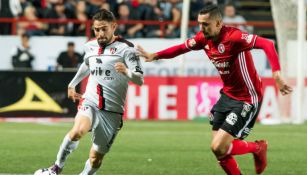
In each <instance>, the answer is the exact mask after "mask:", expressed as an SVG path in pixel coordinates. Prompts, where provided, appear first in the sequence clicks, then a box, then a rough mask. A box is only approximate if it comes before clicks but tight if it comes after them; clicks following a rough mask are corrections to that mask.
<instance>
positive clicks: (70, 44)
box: [67, 41, 75, 47]
mask: <svg viewBox="0 0 307 175" xmlns="http://www.w3.org/2000/svg"><path fill="white" fill-rule="evenodd" d="M67 46H68V47H69V46H75V43H74V42H72V41H69V42H68V43H67Z"/></svg>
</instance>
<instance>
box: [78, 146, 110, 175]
mask: <svg viewBox="0 0 307 175" xmlns="http://www.w3.org/2000/svg"><path fill="white" fill-rule="evenodd" d="M103 157H104V154H102V153H99V152H97V151H96V150H95V148H94V147H92V148H91V151H90V156H89V159H88V160H87V161H86V162H85V166H84V169H83V171H82V172H81V173H80V175H93V174H95V173H96V171H97V170H98V169H99V168H100V166H101V164H102V160H103Z"/></svg>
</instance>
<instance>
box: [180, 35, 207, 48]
mask: <svg viewBox="0 0 307 175" xmlns="http://www.w3.org/2000/svg"><path fill="white" fill-rule="evenodd" d="M184 44H185V47H186V48H188V49H190V50H200V49H203V48H204V46H205V37H204V34H203V33H202V32H198V33H197V34H196V35H195V36H194V37H192V38H189V39H187V40H186V41H185V42H184Z"/></svg>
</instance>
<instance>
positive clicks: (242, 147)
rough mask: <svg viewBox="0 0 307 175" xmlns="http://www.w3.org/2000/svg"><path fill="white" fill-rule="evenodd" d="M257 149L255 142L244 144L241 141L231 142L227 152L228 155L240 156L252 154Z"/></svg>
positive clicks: (244, 142)
mask: <svg viewBox="0 0 307 175" xmlns="http://www.w3.org/2000/svg"><path fill="white" fill-rule="evenodd" d="M257 149H258V145H257V144H256V143H255V142H246V141H243V140H237V139H235V140H233V141H232V143H231V145H230V147H229V150H228V154H230V155H241V154H246V153H254V152H256V151H257Z"/></svg>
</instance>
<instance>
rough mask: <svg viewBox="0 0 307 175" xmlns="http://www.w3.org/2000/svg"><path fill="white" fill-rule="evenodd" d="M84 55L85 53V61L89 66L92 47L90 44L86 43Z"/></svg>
mask: <svg viewBox="0 0 307 175" xmlns="http://www.w3.org/2000/svg"><path fill="white" fill-rule="evenodd" d="M83 50H84V55H83V62H84V63H85V64H86V65H87V66H88V65H89V61H88V60H89V53H90V49H89V46H88V45H87V44H84V48H83Z"/></svg>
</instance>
